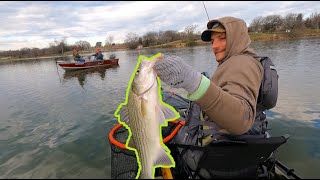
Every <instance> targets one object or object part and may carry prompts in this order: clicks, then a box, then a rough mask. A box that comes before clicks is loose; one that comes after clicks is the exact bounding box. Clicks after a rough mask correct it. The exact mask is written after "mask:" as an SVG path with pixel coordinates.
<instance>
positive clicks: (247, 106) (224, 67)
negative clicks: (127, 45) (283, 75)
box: [154, 16, 266, 166]
mask: <svg viewBox="0 0 320 180" xmlns="http://www.w3.org/2000/svg"><path fill="white" fill-rule="evenodd" d="M201 39H202V40H203V41H205V42H211V49H212V52H213V54H214V56H215V60H216V62H217V68H216V70H215V72H214V73H213V75H212V76H211V78H207V77H206V76H204V75H202V74H201V73H200V72H198V71H196V70H195V69H194V68H192V67H191V66H190V65H188V64H187V63H185V62H184V61H183V59H181V58H180V57H178V56H167V55H162V56H161V57H160V59H161V60H159V61H157V62H156V64H155V66H154V69H155V70H156V72H157V74H158V76H159V78H160V79H161V80H162V81H163V82H164V83H166V84H167V85H169V86H171V87H173V88H182V89H184V90H186V91H187V92H188V95H187V99H188V100H190V101H191V102H193V103H194V107H198V111H199V112H198V113H199V117H198V118H199V119H200V120H201V121H206V122H208V123H207V124H210V125H207V129H209V130H210V132H211V133H210V135H207V136H202V137H200V139H201V140H200V141H198V139H197V138H199V136H194V137H190V136H189V134H190V133H189V131H187V130H186V129H185V128H181V129H180V130H179V131H178V133H177V134H176V135H175V137H174V139H173V140H174V141H175V142H176V143H179V144H195V143H196V144H195V145H201V146H205V145H207V144H209V143H211V142H213V141H216V140H220V139H224V138H225V137H230V136H235V137H236V136H242V135H246V134H249V135H257V136H260V135H263V136H265V132H266V123H264V122H265V121H264V120H265V118H266V116H265V114H264V112H263V111H261V110H259V108H257V100H258V95H259V88H260V85H261V81H262V79H263V72H264V71H263V67H262V65H261V63H260V62H259V61H258V60H257V58H256V57H255V56H257V53H256V51H255V50H254V49H252V48H251V47H250V44H251V40H250V37H249V34H248V28H247V26H246V23H245V21H244V20H242V19H239V18H235V17H230V16H229V17H222V18H219V19H214V20H211V21H209V22H208V23H207V29H206V30H205V31H203V32H202V35H201ZM193 114H195V113H194V112H193ZM204 127H205V126H204ZM186 128H187V127H186ZM203 129H205V128H203ZM187 132H188V133H187ZM225 135H226V136H225ZM190 153H191V152H190ZM185 157H194V158H196V157H198V156H193V155H192V154H189V151H188V152H187V153H185ZM197 161H198V160H196V159H189V160H187V162H188V163H189V165H190V164H192V163H193V162H197ZM190 166H191V165H190Z"/></svg>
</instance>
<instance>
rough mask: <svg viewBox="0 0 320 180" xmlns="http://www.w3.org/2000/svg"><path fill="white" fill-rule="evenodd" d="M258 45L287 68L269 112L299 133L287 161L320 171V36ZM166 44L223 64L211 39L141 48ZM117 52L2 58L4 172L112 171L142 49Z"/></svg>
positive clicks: (0, 161) (307, 171) (204, 65)
mask: <svg viewBox="0 0 320 180" xmlns="http://www.w3.org/2000/svg"><path fill="white" fill-rule="evenodd" d="M252 46H253V47H254V48H256V50H257V52H258V53H259V54H260V55H268V56H269V57H271V58H272V60H273V62H274V63H275V65H276V67H277V69H278V73H279V98H278V104H277V106H276V107H275V108H274V109H272V110H270V111H268V112H267V115H268V118H269V119H270V121H269V127H270V128H271V133H272V134H273V135H283V134H290V135H291V137H290V139H289V140H288V142H287V143H286V144H285V145H283V146H281V147H280V148H279V151H278V153H277V155H278V157H279V159H280V161H282V162H283V163H284V164H285V165H287V166H288V167H290V168H293V169H295V172H297V173H298V174H299V175H301V176H302V177H304V178H320V173H319V167H320V140H319V138H320V96H319V92H320V73H319V71H320V51H319V49H320V39H303V40H294V41H283V42H255V43H253V45H252ZM158 52H162V53H166V54H175V55H179V56H181V57H182V58H183V59H184V60H185V61H186V62H187V63H188V64H190V65H192V66H193V67H194V68H195V69H196V70H198V71H207V72H209V73H210V74H211V73H212V72H214V70H215V68H216V66H217V63H216V62H215V59H214V56H213V54H212V52H211V49H210V46H201V47H190V48H180V49H153V50H143V51H141V52H140V53H141V54H143V55H146V56H151V55H154V54H156V53H158ZM106 55H108V53H106ZM116 55H117V56H118V57H119V58H120V60H119V66H117V67H113V68H104V69H92V70H84V71H80V72H71V73H66V72H65V71H64V70H63V69H61V68H60V67H57V66H56V63H55V60H53V59H52V60H42V61H39V60H31V61H25V62H16V63H7V64H1V65H0V178H110V172H111V170H110V162H111V152H110V150H111V149H110V145H109V141H108V137H107V136H108V133H109V131H110V129H111V128H112V127H113V126H114V125H116V124H117V120H116V118H114V117H113V113H114V111H115V110H116V108H117V107H118V105H119V104H120V103H121V102H123V101H124V99H125V91H126V87H127V83H128V81H129V78H130V76H131V73H132V71H133V69H134V67H135V64H136V62H137V59H138V56H139V54H138V52H137V51H121V52H116ZM164 87H165V86H164ZM165 88H166V87H165ZM177 92H179V90H177Z"/></svg>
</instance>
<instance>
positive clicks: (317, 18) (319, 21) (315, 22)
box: [310, 12, 320, 31]
mask: <svg viewBox="0 0 320 180" xmlns="http://www.w3.org/2000/svg"><path fill="white" fill-rule="evenodd" d="M310 21H311V25H312V27H313V28H314V29H316V30H317V31H319V26H320V13H316V12H315V13H312V14H311V15H310Z"/></svg>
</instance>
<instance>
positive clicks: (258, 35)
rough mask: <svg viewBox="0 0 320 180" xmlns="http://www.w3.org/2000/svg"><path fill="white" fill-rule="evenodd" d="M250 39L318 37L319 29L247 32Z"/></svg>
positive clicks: (270, 39)
mask: <svg viewBox="0 0 320 180" xmlns="http://www.w3.org/2000/svg"><path fill="white" fill-rule="evenodd" d="M249 36H250V38H251V40H252V41H277V40H292V39H301V38H312V37H316V38H320V30H318V31H317V30H315V29H306V30H303V31H301V30H299V31H294V32H290V33H288V32H270V33H255V32H251V33H249Z"/></svg>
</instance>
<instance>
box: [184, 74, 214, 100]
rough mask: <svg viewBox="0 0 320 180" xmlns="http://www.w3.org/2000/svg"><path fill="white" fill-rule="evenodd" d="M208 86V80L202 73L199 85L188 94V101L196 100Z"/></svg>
mask: <svg viewBox="0 0 320 180" xmlns="http://www.w3.org/2000/svg"><path fill="white" fill-rule="evenodd" d="M209 86H210V80H209V79H208V78H207V77H205V76H204V75H202V78H201V82H200V85H199V87H198V88H197V90H196V91H194V92H193V93H192V94H188V96H187V99H189V100H190V101H196V100H198V99H200V98H201V97H202V96H203V95H204V93H205V92H206V91H207V90H208V88H209Z"/></svg>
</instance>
